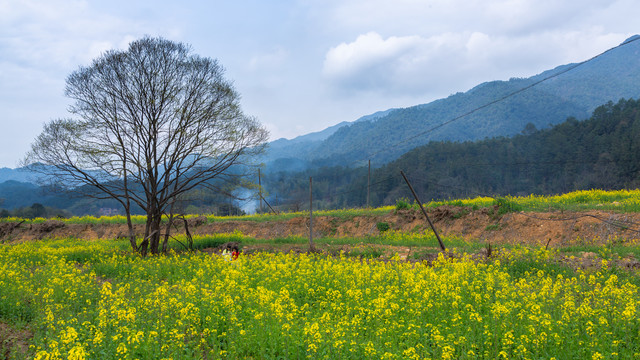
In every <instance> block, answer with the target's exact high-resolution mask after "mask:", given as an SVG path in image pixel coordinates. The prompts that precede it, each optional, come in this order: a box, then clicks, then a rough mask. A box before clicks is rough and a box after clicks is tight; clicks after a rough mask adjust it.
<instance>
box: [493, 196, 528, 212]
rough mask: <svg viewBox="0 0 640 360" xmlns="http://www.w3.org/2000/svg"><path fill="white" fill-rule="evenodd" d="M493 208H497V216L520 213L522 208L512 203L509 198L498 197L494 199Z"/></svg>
mask: <svg viewBox="0 0 640 360" xmlns="http://www.w3.org/2000/svg"><path fill="white" fill-rule="evenodd" d="M494 206H496V207H497V208H498V213H497V215H504V214H507V213H511V212H518V211H522V206H520V205H518V203H517V202H515V201H513V199H512V198H511V197H510V196H506V197H499V198H497V199H495V201H494Z"/></svg>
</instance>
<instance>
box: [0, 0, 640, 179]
mask: <svg viewBox="0 0 640 360" xmlns="http://www.w3.org/2000/svg"><path fill="white" fill-rule="evenodd" d="M637 14H640V1H637V0H393V1H382V0H278V1H264V0H233V1H232V0H229V1H220V0H208V1H205V0H202V1H189V0H183V1H180V2H177V1H165V0H153V1H148V0H128V1H122V0H109V1H97V0H96V1H79V0H0V124H1V128H0V167H11V168H14V167H17V166H18V164H19V161H20V160H21V159H22V158H23V157H24V155H25V154H26V152H27V151H28V150H29V148H30V146H31V143H32V142H33V140H34V139H35V138H36V137H37V136H38V134H40V133H41V131H42V129H43V125H44V124H45V123H47V122H49V121H51V120H53V119H57V118H64V117H69V116H70V114H69V113H68V111H67V109H68V107H69V106H70V105H71V101H70V100H69V99H68V98H66V97H65V96H64V87H65V81H66V78H67V77H68V76H69V75H70V74H71V73H72V72H73V71H75V70H77V69H78V68H79V67H80V66H88V65H90V64H91V61H92V60H93V59H96V58H98V57H100V56H101V54H102V53H103V52H104V51H107V50H110V49H122V50H126V48H127V46H128V44H129V42H131V41H132V40H135V39H139V38H141V37H143V36H152V37H163V38H166V39H169V40H173V41H179V42H183V43H186V44H189V45H191V47H192V49H193V53H195V54H198V55H200V56H204V57H210V58H213V59H217V60H218V61H219V62H220V64H221V65H222V66H223V67H224V68H225V70H226V72H225V76H226V78H227V79H229V80H231V81H232V82H233V84H234V86H235V88H236V90H237V91H238V92H239V93H240V94H241V96H242V98H241V105H242V107H243V110H244V112H245V113H246V114H248V115H251V116H255V117H256V118H257V119H258V120H260V122H261V123H262V124H263V125H264V126H265V127H266V128H267V129H268V130H269V131H270V134H271V139H272V140H276V139H278V138H293V137H295V136H298V135H303V134H307V133H310V132H314V131H320V130H322V129H325V128H326V127H328V126H331V125H335V124H337V123H340V122H342V121H354V120H356V119H357V118H359V117H361V116H363V115H368V114H371V113H374V112H376V111H380V110H386V109H389V108H397V107H408V106H412V105H418V104H424V103H428V102H431V101H433V100H436V99H440V98H444V97H447V96H449V95H451V94H454V93H456V92H464V91H467V90H469V89H471V88H472V87H474V86H475V85H478V84H480V83H482V82H486V81H492V80H508V79H509V78H512V77H529V76H532V75H535V74H539V73H541V72H543V71H545V70H548V69H551V68H554V67H556V66H558V65H562V64H567V63H573V62H580V61H583V60H586V59H588V58H591V57H592V56H595V55H597V54H599V53H600V52H602V51H605V50H606V49H609V48H611V47H614V46H616V45H618V44H619V43H621V42H622V41H624V40H625V39H627V38H628V37H630V36H632V35H634V34H638V33H640V28H639V26H638V25H637V24H638V21H637Z"/></svg>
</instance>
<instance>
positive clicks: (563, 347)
mask: <svg viewBox="0 0 640 360" xmlns="http://www.w3.org/2000/svg"><path fill="white" fill-rule="evenodd" d="M393 236H399V235H393ZM70 244H71V245H69V246H66V247H64V246H61V245H60V243H58V242H56V241H42V242H38V243H25V244H20V245H12V246H3V247H0V287H1V289H2V292H1V293H0V315H2V317H3V318H7V319H9V320H11V321H16V322H19V321H23V322H30V323H31V324H32V325H33V328H35V329H38V333H37V334H36V336H35V337H34V339H33V342H34V344H33V345H34V346H33V353H32V356H33V357H34V358H37V359H82V358H86V359H117V358H123V359H169V358H174V359H201V358H211V359H222V358H225V359H245V358H246V359H249V358H253V359H255V358H265V357H281V358H313V359H336V358H345V359H346V358H351V359H369V358H370V359H477V358H485V359H498V358H505V359H534V358H551V357H553V356H555V357H557V358H563V359H567V358H568V359H572V358H573V359H588V358H594V359H598V358H632V357H634V356H636V355H635V354H637V353H640V342H639V341H638V338H639V336H640V321H639V320H638V317H637V314H638V308H639V306H640V294H639V291H638V287H637V286H636V285H634V284H633V283H630V282H627V281H624V280H621V278H620V277H619V276H617V275H616V274H615V273H614V272H612V271H610V266H609V265H606V264H605V265H604V266H601V267H599V268H598V269H597V270H593V271H590V272H585V271H578V272H577V273H575V274H569V275H567V274H564V275H563V274H560V273H553V272H551V271H549V270H548V269H547V268H545V267H544V266H541V265H540V264H544V263H547V262H550V261H552V260H553V257H554V256H555V255H554V253H553V252H552V251H548V250H545V249H543V248H540V249H529V248H514V249H512V250H505V251H502V252H501V253H500V258H497V259H494V260H492V261H488V262H474V261H472V260H471V259H470V258H467V257H464V256H463V257H461V258H450V257H445V256H443V255H442V254H441V255H440V256H439V258H438V259H437V260H436V261H434V262H433V263H432V264H429V265H428V264H426V263H410V262H404V261H400V260H399V259H398V258H397V257H396V258H395V259H394V260H391V261H388V262H383V261H366V260H360V259H352V258H348V257H345V256H339V257H326V256H321V255H314V254H299V255H296V254H269V253H259V254H255V255H251V256H243V257H241V258H239V259H238V260H236V261H235V262H234V263H233V264H231V263H229V262H226V261H224V260H223V259H222V258H221V257H219V256H217V255H213V256H212V255H207V254H203V253H186V254H176V253H172V254H169V255H167V256H152V257H148V258H139V257H137V256H136V255H134V254H129V253H125V252H114V251H113V249H111V250H109V251H105V250H104V249H105V248H102V245H100V244H101V243H99V242H96V243H92V242H86V243H82V242H77V243H73V242H70ZM106 249H109V248H108V247H106ZM77 259H81V261H80V262H78V260H77ZM524 260H526V261H528V262H529V263H533V264H538V265H537V267H534V268H530V269H526V270H525V271H516V270H517V269H516V268H515V265H517V263H518V262H519V261H524Z"/></svg>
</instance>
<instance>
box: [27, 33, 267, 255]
mask: <svg viewBox="0 0 640 360" xmlns="http://www.w3.org/2000/svg"><path fill="white" fill-rule="evenodd" d="M65 94H66V95H67V96H68V97H69V98H71V99H72V100H73V101H74V103H73V105H72V106H71V108H70V113H71V114H72V115H74V117H72V118H65V119H55V120H53V121H51V122H49V123H48V124H46V125H45V127H44V130H43V132H42V133H41V134H40V135H39V136H38V137H37V138H36V140H35V142H34V143H33V144H32V147H31V150H30V151H29V153H28V154H27V156H26V158H25V160H24V161H23V162H24V164H34V163H37V164H38V165H37V166H32V167H33V168H35V169H36V170H38V171H42V172H45V173H47V174H48V175H50V176H49V177H48V179H50V180H51V181H52V182H54V183H55V184H56V185H57V186H60V187H62V188H66V189H69V188H79V187H80V186H84V185H91V186H90V188H91V189H93V191H92V192H91V193H89V194H87V195H90V196H94V197H97V198H113V199H116V200H117V201H118V202H119V203H120V204H121V205H122V206H123V207H124V209H125V213H126V214H127V217H129V215H130V213H131V206H132V204H133V203H135V204H136V205H138V206H139V207H140V208H142V209H143V210H144V211H145V212H146V214H147V226H146V230H145V237H144V239H143V241H142V242H141V243H140V244H138V243H137V240H136V239H135V235H134V233H133V228H132V226H131V223H130V221H129V233H130V234H129V235H130V241H131V245H132V246H133V247H134V248H136V249H138V250H139V251H141V253H143V254H146V253H147V250H148V249H149V248H150V250H151V252H152V253H156V252H159V243H160V235H161V228H160V226H161V219H162V216H163V214H172V213H173V205H174V204H175V203H176V201H177V200H178V199H179V197H180V196H181V195H183V194H185V193H186V192H188V191H190V190H192V189H194V188H196V187H198V186H213V184H214V183H213V180H214V179H216V180H234V179H238V178H239V177H240V176H242V175H243V174H244V173H245V172H246V171H248V170H249V169H251V167H252V166H255V164H253V163H252V156H253V155H256V154H257V153H260V152H261V151H262V150H263V147H264V144H265V142H266V140H267V138H268V132H267V131H266V130H265V129H264V127H262V125H261V124H260V123H259V122H258V121H257V120H256V119H255V118H253V117H250V116H247V115H245V114H244V113H243V111H242V109H241V107H240V104H239V99H240V96H239V94H238V93H237V92H236V90H235V89H234V87H233V86H232V84H231V82H229V81H228V80H226V79H225V78H224V70H223V68H222V67H221V66H220V64H219V63H218V62H217V60H214V59H210V58H206V57H201V56H198V55H195V54H192V52H191V48H190V47H189V46H188V45H185V44H183V43H176V42H172V41H169V40H166V39H162V38H151V37H145V38H143V39H140V40H137V41H134V42H132V43H131V44H130V45H129V48H128V49H127V50H124V51H121V50H110V51H107V52H106V53H104V54H103V55H102V56H100V57H99V58H97V59H95V60H94V61H93V63H92V64H91V65H90V66H87V67H80V68H79V69H78V70H77V71H75V72H73V73H72V74H71V75H70V76H69V77H68V78H67V81H66V91H65ZM217 183H218V184H220V181H218V182H217ZM84 188H87V187H86V186H84ZM170 222H171V220H170ZM169 226H170V225H169ZM169 226H168V227H167V230H166V233H165V235H166V234H168V232H169ZM165 239H166V238H165ZM165 242H166V240H165Z"/></svg>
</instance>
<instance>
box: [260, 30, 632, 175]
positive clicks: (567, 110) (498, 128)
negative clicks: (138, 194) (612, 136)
mask: <svg viewBox="0 0 640 360" xmlns="http://www.w3.org/2000/svg"><path fill="white" fill-rule="evenodd" d="M638 39H640V36H639V35H634V36H633V37H630V38H629V39H627V40H625V41H624V42H623V43H622V44H624V45H623V46H620V47H617V48H614V49H612V50H610V51H608V52H606V53H604V54H602V55H601V56H599V57H597V58H595V59H593V60H592V61H589V62H586V63H583V64H580V65H579V66H577V67H575V68H574V69H572V70H570V71H568V72H566V73H564V74H561V75H559V76H557V77H552V78H551V79H549V80H547V81H544V82H542V83H540V84H537V85H536V86H533V87H531V88H529V89H527V90H525V91H522V92H520V93H518V94H516V95H513V96H510V97H508V98H507V99H505V100H503V101H500V102H497V103H495V104H492V105H491V106H487V107H485V108H482V109H481V110H477V111H475V112H473V113H472V114H470V115H468V116H464V117H461V116H463V115H464V114H466V113H468V112H471V111H473V110H474V109H477V108H478V107H482V106H484V105H486V104H488V103H491V102H493V101H496V100H498V99H501V98H503V97H506V96H507V95H509V94H512V93H514V92H517V91H519V90H520V89H523V88H525V87H527V86H530V85H532V84H534V83H535V82H538V81H540V80H542V79H544V78H546V77H550V76H553V75H554V74H558V73H560V72H562V71H564V70H566V69H567V68H568V67H573V66H576V64H567V65H562V66H558V67H556V68H554V69H551V70H548V71H545V72H542V73H540V74H538V75H535V76H532V77H530V78H512V79H510V80H508V81H491V82H486V83H482V84H479V85H478V86H476V87H474V88H472V89H471V90H469V91H467V92H464V93H456V94H453V95H451V96H449V97H447V98H444V99H439V100H435V101H433V102H431V103H427V104H420V105H416V106H412V107H408V108H404V109H389V110H387V111H383V112H378V113H376V114H372V115H371V116H372V118H368V117H364V120H362V119H363V118H361V119H359V121H354V122H351V123H344V122H343V123H340V124H338V125H335V126H333V127H330V128H328V129H326V130H325V131H321V132H318V133H313V134H309V135H314V134H315V136H312V137H307V136H308V135H303V136H300V137H298V138H296V139H293V140H286V141H280V140H277V141H276V142H274V143H271V145H272V147H271V149H270V150H268V151H269V152H268V154H267V156H266V157H265V159H267V161H265V163H266V164H267V165H266V167H267V169H266V170H267V171H299V170H301V169H303V168H305V167H307V166H309V165H312V164H314V165H319V166H333V165H347V166H348V165H349V164H354V163H357V161H361V162H362V163H364V162H365V161H366V160H367V159H371V160H373V161H374V162H375V163H376V164H378V165H381V164H383V163H386V162H389V161H392V160H394V159H396V158H398V157H399V156H401V155H402V154H404V153H406V152H407V151H409V150H411V149H413V148H415V147H418V146H421V145H425V144H427V143H429V142H430V141H440V140H450V141H474V140H480V139H484V138H493V137H497V136H513V135H516V134H519V133H521V132H522V131H524V129H525V128H526V127H527V126H529V127H531V125H533V126H534V127H535V128H536V129H542V128H548V127H550V126H552V125H555V124H559V123H561V122H564V121H565V120H566V119H567V118H569V117H575V118H579V119H584V118H588V117H589V115H590V114H591V112H592V111H593V110H594V109H595V108H596V107H598V106H600V105H602V104H604V103H607V102H608V101H614V102H615V101H618V100H619V99H622V98H638V97H640V41H638ZM458 117H461V118H460V119H458V120H456V121H455V122H452V123H451V124H448V125H445V126H441V127H440V125H441V124H443V123H445V122H447V121H450V120H452V119H456V118H458ZM371 120H375V121H371ZM320 134H321V135H320ZM325 136H326V137H325ZM323 137H324V138H323ZM289 165H292V166H289Z"/></svg>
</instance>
